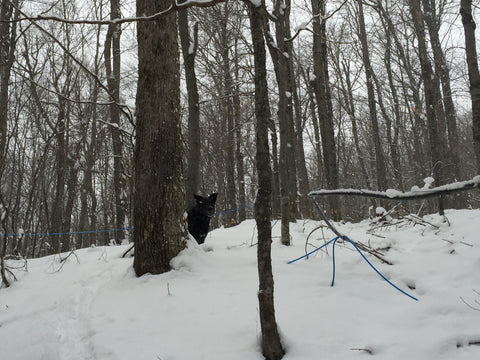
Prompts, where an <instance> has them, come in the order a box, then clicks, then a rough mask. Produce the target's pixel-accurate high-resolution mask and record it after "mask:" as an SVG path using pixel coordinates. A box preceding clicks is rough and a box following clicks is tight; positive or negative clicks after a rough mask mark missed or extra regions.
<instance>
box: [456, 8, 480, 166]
mask: <svg viewBox="0 0 480 360" xmlns="http://www.w3.org/2000/svg"><path fill="white" fill-rule="evenodd" d="M460 14H461V15H462V23H463V30H464V33H465V52H466V55H467V67H468V78H469V80H470V97H471V99H472V132H473V148H474V152H475V158H476V160H477V171H478V172H480V72H479V70H478V59H477V46H476V39H475V28H476V24H475V20H474V19H473V16H472V0H461V3H460Z"/></svg>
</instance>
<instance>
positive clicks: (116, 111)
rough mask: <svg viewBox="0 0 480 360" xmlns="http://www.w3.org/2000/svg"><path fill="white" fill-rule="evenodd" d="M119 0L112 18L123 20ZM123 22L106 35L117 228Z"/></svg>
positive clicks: (119, 223) (120, 222) (121, 190)
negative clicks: (121, 25)
mask: <svg viewBox="0 0 480 360" xmlns="http://www.w3.org/2000/svg"><path fill="white" fill-rule="evenodd" d="M120 17H121V14H120V0H110V19H111V20H115V19H120ZM120 35H121V27H120V24H110V25H108V31H107V35H106V37H105V73H106V76H107V81H108V90H109V91H110V93H111V95H112V99H113V101H114V102H115V103H113V104H112V105H110V122H111V131H112V143H113V187H114V192H115V227H116V228H117V229H123V228H124V227H125V215H126V210H125V208H126V205H125V202H126V181H125V174H124V169H123V143H122V133H121V130H120V108H119V107H118V104H119V103H120V63H121V59H120ZM114 234H115V243H116V244H120V243H121V241H122V240H123V239H124V238H125V236H126V233H125V232H124V231H115V233H114Z"/></svg>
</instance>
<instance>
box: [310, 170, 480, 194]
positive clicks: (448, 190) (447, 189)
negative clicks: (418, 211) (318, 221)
mask: <svg viewBox="0 0 480 360" xmlns="http://www.w3.org/2000/svg"><path fill="white" fill-rule="evenodd" d="M474 189H480V175H477V176H475V177H474V178H473V179H472V180H468V181H462V182H456V183H451V184H447V185H442V186H438V187H436V188H432V189H420V188H418V187H417V188H412V190H410V191H408V192H401V191H398V190H392V189H390V190H387V191H372V190H358V189H337V190H326V189H323V190H317V191H311V192H310V193H309V194H308V195H309V196H338V195H347V196H365V197H371V198H377V199H385V200H420V199H427V198H432V197H436V196H441V195H447V194H452V193H455V192H459V191H468V190H474Z"/></svg>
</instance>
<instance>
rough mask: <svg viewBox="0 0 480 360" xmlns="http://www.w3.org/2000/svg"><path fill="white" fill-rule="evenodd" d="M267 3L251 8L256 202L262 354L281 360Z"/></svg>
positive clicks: (270, 358) (272, 359) (273, 359)
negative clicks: (274, 254) (274, 270)
mask: <svg viewBox="0 0 480 360" xmlns="http://www.w3.org/2000/svg"><path fill="white" fill-rule="evenodd" d="M264 6H265V2H264V1H262V3H261V5H260V6H258V7H256V6H254V5H250V8H249V16H250V30H251V34H252V43H253V49H254V63H255V115H256V119H257V129H256V143H257V154H256V166H257V172H258V192H257V198H256V200H255V220H256V223H257V229H258V247H257V259H258V260H257V261H258V277H259V289H258V302H259V311H260V325H261V329H262V351H263V355H264V356H265V358H266V359H267V360H279V359H281V358H282V357H283V355H284V353H285V351H284V349H283V347H282V344H281V342H280V335H279V333H278V329H277V323H276V320H275V306H274V296H273V290H274V284H273V274H272V260H271V243H272V229H271V205H270V197H271V187H272V172H271V167H270V151H269V146H268V122H269V119H268V117H269V115H270V111H269V108H268V88H267V71H266V51H265V42H264V40H263V32H264V31H263V30H264V29H263V23H264V19H263V14H262V11H265V7H264Z"/></svg>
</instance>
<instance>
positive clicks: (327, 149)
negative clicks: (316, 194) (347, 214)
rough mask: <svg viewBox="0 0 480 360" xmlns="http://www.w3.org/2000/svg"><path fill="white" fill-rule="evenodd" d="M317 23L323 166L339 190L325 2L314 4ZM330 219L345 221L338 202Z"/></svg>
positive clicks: (334, 202)
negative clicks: (342, 219)
mask: <svg viewBox="0 0 480 360" xmlns="http://www.w3.org/2000/svg"><path fill="white" fill-rule="evenodd" d="M311 1H312V11H313V14H314V15H315V17H314V19H313V34H314V35H313V73H314V75H315V80H314V81H313V84H314V88H315V96H316V98H317V108H318V118H319V119H318V120H319V123H320V135H321V138H322V150H323V163H324V166H325V178H326V181H327V188H328V189H336V188H338V166H337V151H336V148H337V146H336V144H335V132H334V124H333V112H332V98H331V93H330V83H329V75H328V61H327V40H326V25H325V20H323V18H324V16H325V0H311ZM329 206H330V217H331V218H332V219H333V220H339V219H340V218H341V213H340V203H339V201H338V199H336V198H330V199H329Z"/></svg>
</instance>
